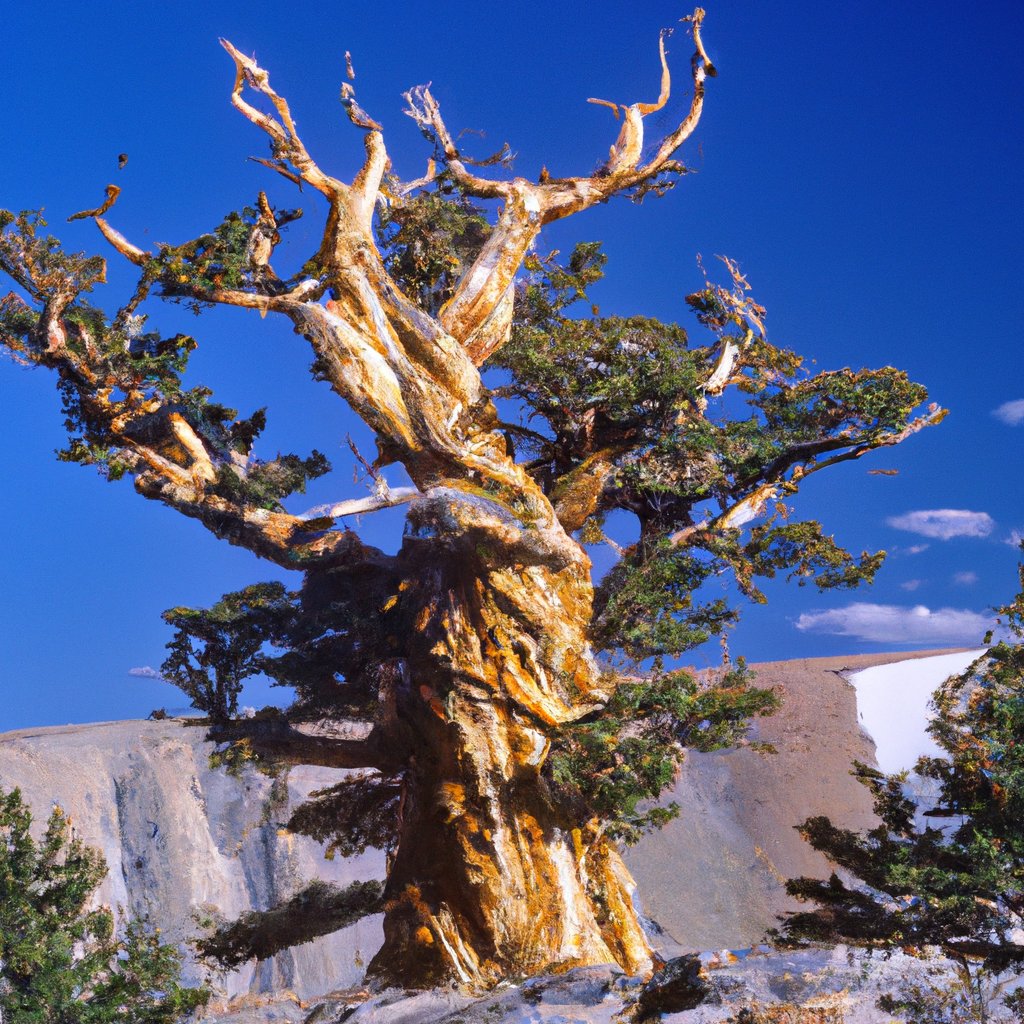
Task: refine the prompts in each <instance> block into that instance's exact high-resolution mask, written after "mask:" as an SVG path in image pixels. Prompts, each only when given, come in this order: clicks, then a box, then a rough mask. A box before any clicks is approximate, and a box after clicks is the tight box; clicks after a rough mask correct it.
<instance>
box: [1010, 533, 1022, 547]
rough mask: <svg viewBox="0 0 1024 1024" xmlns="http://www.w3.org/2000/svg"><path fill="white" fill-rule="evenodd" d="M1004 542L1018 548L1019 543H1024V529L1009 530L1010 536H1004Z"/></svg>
mask: <svg viewBox="0 0 1024 1024" xmlns="http://www.w3.org/2000/svg"><path fill="white" fill-rule="evenodd" d="M1006 543H1007V544H1009V545H1010V547H1013V548H1019V547H1020V546H1021V544H1024V530H1011V531H1010V536H1009V537H1007V538H1006Z"/></svg>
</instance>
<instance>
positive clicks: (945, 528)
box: [886, 508, 996, 540]
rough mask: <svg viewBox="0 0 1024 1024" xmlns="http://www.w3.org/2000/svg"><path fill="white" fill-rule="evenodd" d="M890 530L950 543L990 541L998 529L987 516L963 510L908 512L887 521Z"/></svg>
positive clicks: (983, 513) (938, 509) (947, 509)
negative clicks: (961, 539) (953, 539)
mask: <svg viewBox="0 0 1024 1024" xmlns="http://www.w3.org/2000/svg"><path fill="white" fill-rule="evenodd" d="M886 523H888V525H889V526H892V527H894V528H895V529H897V530H906V531H908V532H909V533H919V534H920V535H921V536H922V537H934V538H936V539H937V540H949V539H950V538H951V537H987V536H988V535H989V534H990V533H991V532H992V530H993V529H994V528H995V525H996V524H995V520H994V519H993V518H992V517H991V516H990V515H989V514H988V513H987V512H970V511H968V510H967V509H964V508H931V509H920V510H919V511H917V512H905V513H904V514H903V515H901V516H890V517H889V518H888V519H886Z"/></svg>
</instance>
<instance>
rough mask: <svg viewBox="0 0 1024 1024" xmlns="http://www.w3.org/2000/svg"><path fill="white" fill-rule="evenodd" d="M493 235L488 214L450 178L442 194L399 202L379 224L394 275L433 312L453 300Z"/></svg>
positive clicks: (444, 182) (383, 213) (388, 208)
mask: <svg viewBox="0 0 1024 1024" xmlns="http://www.w3.org/2000/svg"><path fill="white" fill-rule="evenodd" d="M490 231H491V226H490V224H489V223H488V221H487V218H486V217H485V216H484V213H483V211H482V210H480V209H479V208H478V207H476V206H474V205H473V203H472V202H471V201H470V200H468V199H467V198H466V197H465V196H463V195H461V194H460V193H459V192H458V191H457V190H456V189H455V188H454V186H452V185H451V183H450V182H448V181H447V180H446V179H445V180H442V182H441V188H440V189H439V190H438V191H436V192H417V193H416V194H415V195H414V196H411V197H409V198H407V199H401V200H396V201H393V202H392V203H390V204H389V205H388V206H386V207H384V209H382V210H381V213H380V218H379V221H378V224H377V234H378V239H379V241H380V245H381V249H382V250H383V252H384V254H385V256H384V262H385V265H386V266H387V269H388V273H390V274H391V275H392V276H393V277H394V278H395V280H396V281H398V282H400V284H401V285H402V288H403V290H404V291H405V292H406V293H407V294H408V295H409V296H410V297H411V298H413V299H414V300H415V301H416V302H417V303H418V304H419V305H420V306H421V307H422V308H423V309H424V310H426V311H427V312H428V313H431V314H436V313H437V312H438V311H439V310H440V308H441V306H443V305H444V303H445V302H446V301H447V300H448V298H449V297H450V296H451V293H452V289H453V288H454V286H455V282H456V281H457V280H458V279H459V277H460V276H461V275H462V272H463V270H464V269H465V268H466V267H467V266H469V264H470V263H471V262H472V261H473V258H474V257H475V256H476V254H477V253H478V252H479V251H480V249H481V248H482V247H483V244H484V242H486V241H487V237H488V235H489V234H490Z"/></svg>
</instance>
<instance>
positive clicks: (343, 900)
mask: <svg viewBox="0 0 1024 1024" xmlns="http://www.w3.org/2000/svg"><path fill="white" fill-rule="evenodd" d="M383 890H384V887H383V885H382V884H381V883H380V882H377V881H371V882H353V883H352V884H351V885H348V886H346V887H345V888H344V889H339V888H338V887H337V886H334V885H331V884H329V883H328V882H320V881H316V882H311V883H310V884H309V885H308V886H307V887H306V888H305V889H303V890H302V891H301V892H299V893H297V894H296V895H295V896H293V897H292V898H291V899H289V900H287V901H286V902H284V903H282V904H280V905H279V906H276V907H274V908H273V909H271V910H262V911H258V910H251V911H249V912H248V913H246V914H243V915H242V916H241V917H240V918H239V919H238V920H237V921H234V922H232V923H231V924H226V925H223V926H222V927H220V928H218V929H217V930H216V931H214V932H213V934H211V935H209V936H207V937H206V938H205V939H201V940H200V941H199V942H197V943H196V946H197V948H198V950H199V953H200V955H201V956H203V957H204V958H205V959H206V960H209V961H210V962H212V963H215V964H217V965H218V966H220V967H222V968H227V969H229V970H230V969H231V968H234V967H238V966H240V965H241V964H244V963H245V962H246V961H247V960H266V959H267V958H269V957H272V956H273V955H274V954H275V953H277V952H279V951H280V950H282V949H288V948H289V947H290V946H298V945H301V944H302V943H304V942H312V941H313V939H316V938H319V936H321V935H329V934H330V933H331V932H336V931H338V930H339V929H340V928H345V927H347V926H348V925H350V924H353V923H355V922H356V921H358V920H359V919H360V918H363V917H366V916H367V915H368V914H376V913H380V911H381V910H382V909H383V901H382V899H381V897H382V894H383Z"/></svg>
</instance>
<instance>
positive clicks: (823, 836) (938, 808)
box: [784, 569, 1024, 989]
mask: <svg viewBox="0 0 1024 1024" xmlns="http://www.w3.org/2000/svg"><path fill="white" fill-rule="evenodd" d="M1021 585H1022V591H1021V593H1020V594H1019V595H1018V596H1017V598H1016V599H1015V600H1014V601H1013V603H1011V604H1010V605H1009V606H1007V607H1006V608H1005V609H1003V611H1004V613H1005V616H1006V619H1007V621H1008V624H1009V626H1010V628H1011V630H1012V632H1013V633H1014V634H1015V635H1016V637H1017V638H1018V640H1017V642H1010V641H1004V642H1002V643H999V644H997V645H996V646H995V647H993V648H992V649H991V650H990V651H989V652H988V654H987V655H985V656H983V657H982V658H980V659H979V660H978V661H976V662H975V663H974V664H973V665H972V666H971V667H970V668H969V669H968V670H967V671H966V672H964V673H963V674H962V675H959V676H954V677H952V678H950V679H948V680H947V681H946V682H945V683H943V684H942V686H940V687H939V689H938V690H937V691H936V693H935V696H934V698H933V702H932V707H933V710H934V712H935V718H934V720H933V722H932V724H931V725H930V726H929V732H930V733H931V735H932V737H933V738H934V739H935V741H936V742H937V743H938V745H939V747H941V749H942V752H943V753H942V756H940V757H928V758H922V759H921V760H920V761H919V762H918V764H917V767H916V771H917V773H918V774H919V775H921V776H923V777H924V778H926V779H931V780H933V782H934V783H935V795H934V797H933V798H931V799H930V800H929V803H930V804H931V805H932V806H931V807H930V808H929V809H927V810H925V811H924V818H925V819H926V821H927V822H928V823H927V824H924V825H922V824H921V823H920V822H921V809H920V808H918V807H917V806H916V805H915V803H914V801H913V800H911V799H910V798H909V797H908V796H907V795H906V792H905V776H903V775H898V776H884V775H881V774H880V773H879V772H877V771H875V770H873V769H870V768H868V767H866V766H865V765H862V764H857V765H856V766H855V774H856V775H857V777H858V778H859V779H860V780H861V781H862V782H864V784H865V785H867V786H868V787H869V788H870V789H871V792H872V794H873V796H874V801H875V813H876V814H877V815H878V817H879V819H880V824H879V825H878V826H877V827H876V828H874V829H871V830H870V831H868V832H865V833H858V832H853V831H850V830H848V829H843V828H839V827H838V826H836V825H834V824H833V823H832V822H831V821H830V820H829V819H828V818H825V817H818V818H812V819H810V820H808V821H806V822H804V824H803V825H801V826H800V831H801V833H802V834H803V836H804V837H805V838H806V839H807V840H808V842H810V843H811V845H812V846H813V847H814V848H815V849H817V850H820V851H821V852H822V853H824V854H825V855H826V856H828V857H829V858H830V859H831V860H832V861H833V862H834V863H836V864H837V865H839V866H840V867H841V868H843V869H845V870H846V871H848V872H849V873H850V874H851V875H853V876H854V877H855V878H856V879H858V880H859V881H858V883H857V884H855V885H849V884H847V883H846V882H844V881H842V880H841V879H840V878H839V877H838V876H837V875H835V874H833V876H832V877H831V879H830V880H828V881H827V882H822V881H818V880H816V879H810V878H799V879H794V880H792V881H791V882H789V883H788V884H787V889H788V891H789V892H790V893H791V894H792V895H794V896H797V897H798V898H799V899H802V900H810V901H813V902H814V903H816V904H817V907H816V909H813V910H808V911H806V912H803V913H799V914H795V915H793V916H791V917H790V918H788V919H787V921H786V922H785V925H784V932H785V934H786V935H787V936H788V937H790V938H792V939H796V940H810V941H830V942H853V943H857V944H861V945H871V946H881V947H888V946H893V945H899V946H904V947H915V948H920V947H924V946H938V947H940V948H941V949H942V951H943V952H944V953H945V954H946V955H947V956H950V957H952V958H954V959H955V960H956V961H957V962H958V963H960V964H961V967H962V970H963V972H964V975H965V979H966V981H967V983H968V989H971V988H972V986H975V982H976V978H974V979H972V973H971V972H972V968H973V969H974V970H975V973H977V972H979V971H980V972H981V973H982V974H987V975H995V974H998V973H999V972H1000V971H1003V970H1005V969H1007V968H1009V967H1011V966H1018V965H1021V964H1024V942H1022V940H1021V938H1020V935H1021V932H1020V929H1021V928H1022V926H1024V642H1021V638H1024V630H1022V626H1024V569H1022V572H1021ZM931 822H936V823H937V824H931ZM975 987H976V986H975Z"/></svg>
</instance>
